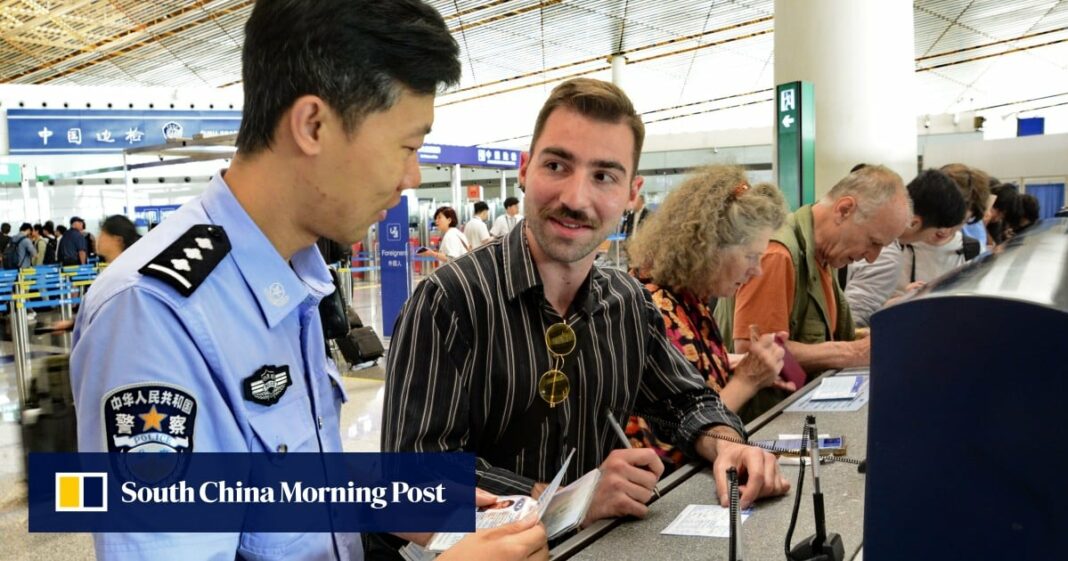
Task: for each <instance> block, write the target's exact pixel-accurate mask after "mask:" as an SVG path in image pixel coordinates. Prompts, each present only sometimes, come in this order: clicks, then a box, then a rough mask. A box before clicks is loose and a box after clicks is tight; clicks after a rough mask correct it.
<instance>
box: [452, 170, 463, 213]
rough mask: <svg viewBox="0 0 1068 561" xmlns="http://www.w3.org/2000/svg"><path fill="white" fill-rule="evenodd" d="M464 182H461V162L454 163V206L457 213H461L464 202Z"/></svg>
mask: <svg viewBox="0 0 1068 561" xmlns="http://www.w3.org/2000/svg"><path fill="white" fill-rule="evenodd" d="M462 189H463V184H462V183H461V182H460V164H453V166H452V208H454V209H456V213H457V214H459V213H460V203H462V202H463V194H462V193H461V190H462Z"/></svg>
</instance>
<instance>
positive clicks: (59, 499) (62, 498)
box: [56, 472, 108, 512]
mask: <svg viewBox="0 0 1068 561" xmlns="http://www.w3.org/2000/svg"><path fill="white" fill-rule="evenodd" d="M107 511H108V474H107V473H103V472H91V473H70V472H59V473H56V512H107Z"/></svg>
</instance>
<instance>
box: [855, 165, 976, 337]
mask: <svg viewBox="0 0 1068 561" xmlns="http://www.w3.org/2000/svg"><path fill="white" fill-rule="evenodd" d="M908 191H909V198H910V199H911V200H912V212H913V214H912V219H911V220H910V221H909V227H908V228H907V229H906V230H905V232H904V233H903V234H901V235H900V236H899V237H898V238H897V240H896V241H894V243H892V244H890V245H889V246H887V247H885V248H883V251H882V252H881V253H880V254H879V257H878V258H877V259H875V261H872V262H866V261H857V262H855V263H852V264H851V265H849V273H848V279H849V280H848V282H847V283H846V287H845V297H846V300H847V301H848V302H849V309H850V312H852V315H853V321H855V322H856V324H857V327H868V326H869V325H870V319H871V315H872V314H873V313H875V312H876V311H878V310H879V309H880V308H882V307H883V306H885V305H886V304H887V302H888V301H890V300H892V299H893V298H894V297H898V296H901V295H902V294H904V293H906V292H908V291H909V290H910V289H912V288H916V287H917V285H922V284H923V282H926V281H928V280H931V278H930V277H929V276H926V275H925V274H923V271H924V270H925V269H926V268H927V265H925V264H924V263H923V259H922V256H923V255H924V254H925V253H924V252H923V251H916V250H915V249H914V248H917V247H920V246H923V247H927V248H930V249H931V250H933V254H939V255H941V254H945V253H947V252H946V251H943V248H947V247H952V245H953V241H954V240H957V244H958V245H959V243H960V242H959V240H960V235H961V234H960V228H961V225H962V224H963V223H964V215H965V211H966V208H967V201H966V200H965V198H964V194H963V193H961V191H960V189H959V188H958V187H957V185H956V183H954V181H953V180H952V179H951V178H950V177H949V176H947V175H946V174H944V173H942V172H941V171H939V170H933V169H929V170H926V171H924V172H922V173H920V174H919V175H917V176H916V178H915V179H913V180H912V181H911V182H909V184H908ZM948 254H951V255H956V251H955V250H949V251H948ZM961 258H962V259H963V257H961Z"/></svg>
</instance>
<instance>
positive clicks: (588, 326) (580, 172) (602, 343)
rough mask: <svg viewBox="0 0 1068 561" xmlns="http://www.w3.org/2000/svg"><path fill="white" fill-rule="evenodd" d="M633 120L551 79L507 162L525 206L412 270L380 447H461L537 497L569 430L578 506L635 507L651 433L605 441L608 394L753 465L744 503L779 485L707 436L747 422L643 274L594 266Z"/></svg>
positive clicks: (609, 89) (503, 484) (496, 476)
mask: <svg viewBox="0 0 1068 561" xmlns="http://www.w3.org/2000/svg"><path fill="white" fill-rule="evenodd" d="M644 134H645V130H644V125H643V124H642V122H641V119H640V118H639V117H638V115H637V114H636V113H635V111H634V107H633V105H632V104H631V102H630V100H629V99H628V98H627V96H626V95H625V94H624V93H623V92H622V90H620V89H619V88H617V87H616V86H614V85H612V84H609V83H606V82H601V81H598V80H591V79H584V78H579V79H574V80H570V81H567V82H564V83H563V84H561V85H559V86H557V87H556V88H555V89H554V90H553V92H552V93H551V94H550V96H549V99H548V100H547V101H546V103H545V105H544V106H543V107H542V109H541V112H540V114H539V116H538V120H537V122H536V124H535V128H534V135H533V140H532V143H531V150H530V155H529V157H528V156H526V155H524V158H523V160H522V162H521V167H520V171H519V179H520V183H521V185H523V188H524V192H525V193H526V198H525V209H524V214H525V215H526V219H525V220H524V221H523V222H522V223H520V225H519V226H517V227H516V228H515V229H514V230H513V231H512V232H510V233H509V234H508V235H507V236H505V237H503V238H501V239H498V240H494V241H493V242H490V243H488V244H487V245H485V246H483V247H481V248H479V249H477V250H475V251H473V252H471V253H470V254H468V255H466V256H464V257H462V258H460V259H457V260H456V261H454V262H452V263H450V264H449V265H447V266H445V267H442V268H441V269H439V270H438V271H437V272H436V273H435V274H434V275H433V276H432V277H431V278H429V279H428V280H426V281H425V282H423V284H421V285H420V286H419V287H418V288H417V289H416V292H415V294H414V295H413V296H412V298H411V300H409V302H408V304H407V305H406V307H405V310H404V312H403V313H402V315H401V320H400V323H399V324H398V326H399V327H398V329H397V331H396V333H395V334H394V337H393V340H392V343H391V349H390V356H389V361H388V364H387V371H388V374H387V377H386V398H385V411H384V415H383V418H384V419H383V423H384V426H383V429H382V447H383V450H413V451H438V450H464V451H469V452H473V453H475V454H476V455H477V457H478V460H477V461H478V464H477V468H478V469H477V471H478V476H479V486H480V487H482V488H485V489H487V490H489V491H491V492H495V493H499V494H532V495H533V496H535V497H537V496H538V494H539V493H540V492H541V491H542V489H543V488H544V485H545V483H544V482H546V481H548V480H549V479H550V478H551V477H552V475H553V474H554V472H555V471H556V470H557V469H559V467H560V465H561V463H562V461H563V458H564V457H565V456H566V453H567V451H568V450H569V449H570V448H575V449H576V452H575V457H574V459H573V460H572V462H571V464H570V466H569V469H568V474H567V477H566V480H565V483H568V482H570V481H573V480H575V479H576V478H578V477H579V476H581V475H582V474H584V473H586V472H587V471H589V470H591V469H594V468H598V467H600V468H601V470H602V478H601V481H600V483H599V484H598V488H597V490H596V494H595V496H594V499H593V502H592V507H591V509H590V511H589V513H588V515H587V517H586V523H589V522H592V521H595V520H598V519H601V518H609V517H617V516H627V515H631V516H638V517H641V516H644V515H645V513H646V511H647V507H646V503H647V502H648V501H649V499H650V498H651V497H652V495H653V488H654V486H655V485H656V482H657V479H658V477H659V475H660V474H661V472H662V471H663V465H662V464H661V463H660V460H659V459H658V458H657V456H656V453H655V452H653V451H652V450H650V449H634V450H617V449H616V448H618V447H619V442H617V440H616V437H615V435H614V434H613V433H612V432H611V428H610V427H609V425H608V423H607V420H606V412H607V411H611V412H612V413H613V414H614V415H615V416H616V417H617V418H627V415H629V414H630V413H631V412H635V411H637V412H640V413H643V414H645V415H646V417H647V418H650V417H653V418H659V419H661V420H666V421H668V422H666V423H663V424H664V430H665V433H666V434H665V436H666V437H667V438H668V439H670V440H671V441H672V442H673V443H675V444H676V445H677V446H679V447H680V448H682V449H683V450H684V451H685V452H686V453H687V454H689V455H690V456H691V457H693V458H703V459H705V460H708V461H710V462H713V463H714V472H715V476H716V481H717V482H718V484H717V488H718V491H719V498H720V501H721V502H722V503H723V504H724V505H726V504H727V495H726V488H727V486H726V470H727V468H728V467H731V466H734V467H738V468H739V469H740V470H741V471H742V472H743V473H746V474H748V481H747V484H746V485H745V486H744V489H743V494H742V502H743V504H751V503H752V502H753V501H754V500H755V499H756V498H758V497H761V496H768V495H778V494H782V493H785V492H786V491H787V490H788V489H789V484H788V483H787V482H786V480H785V479H784V478H783V477H782V475H781V474H780V472H779V468H778V464H777V463H776V461H775V459H774V457H773V456H771V455H770V454H767V453H766V452H763V451H762V450H760V449H758V448H754V447H750V446H744V445H740V444H736V443H732V442H728V441H726V440H719V439H715V438H709V437H706V436H704V433H706V432H709V431H711V432H713V433H720V434H722V435H725V436H729V437H732V438H735V439H738V438H742V437H744V434H745V433H744V429H743V428H742V425H741V422H740V421H739V419H738V418H737V417H736V416H735V415H734V414H733V413H731V412H730V411H728V410H727V409H726V408H725V407H724V406H723V404H722V402H721V401H720V400H719V397H718V396H717V395H716V394H715V392H713V391H712V390H710V389H709V388H708V387H707V386H706V385H705V382H704V380H702V379H701V378H700V376H698V374H697V373H696V372H695V371H694V370H693V369H692V367H691V366H690V365H689V363H688V362H687V361H686V360H685V359H684V358H683V357H682V356H681V355H679V354H678V353H677V352H676V351H675V350H674V348H673V347H672V345H671V343H670V342H668V340H667V338H666V337H665V334H664V322H663V320H662V319H661V317H660V313H659V312H658V311H657V309H656V308H655V306H654V305H653V303H652V299H651V297H650V296H649V294H648V292H646V291H644V290H643V289H642V286H641V285H640V284H639V283H638V282H637V281H635V280H634V279H633V278H631V277H629V276H628V275H627V274H626V273H624V272H621V271H616V270H610V269H602V268H600V267H596V266H594V263H593V262H594V257H595V251H594V250H595V249H596V248H597V246H598V245H600V244H601V242H603V241H604V240H605V238H606V237H607V236H608V235H609V234H610V233H612V232H613V231H615V229H616V228H617V225H618V224H619V220H620V217H621V216H622V214H623V211H624V209H625V208H626V207H627V204H628V202H633V201H634V199H635V198H636V197H637V196H638V192H639V190H640V188H641V185H642V179H641V178H640V177H639V176H638V175H637V169H638V158H639V155H640V153H641V145H642V141H643V139H644Z"/></svg>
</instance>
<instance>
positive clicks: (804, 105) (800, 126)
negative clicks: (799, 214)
mask: <svg viewBox="0 0 1068 561" xmlns="http://www.w3.org/2000/svg"><path fill="white" fill-rule="evenodd" d="M815 108H816V103H815V97H814V94H813V88H812V83H811V82H789V83H786V84H779V85H778V86H777V87H776V88H775V121H776V131H777V134H776V135H775V153H776V156H777V158H776V161H775V171H776V176H777V179H778V183H779V189H781V190H782V192H783V195H784V196H785V197H786V202H787V203H789V205H790V208H791V209H797V208H798V207H800V206H802V205H806V204H810V203H814V202H816V109H815Z"/></svg>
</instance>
